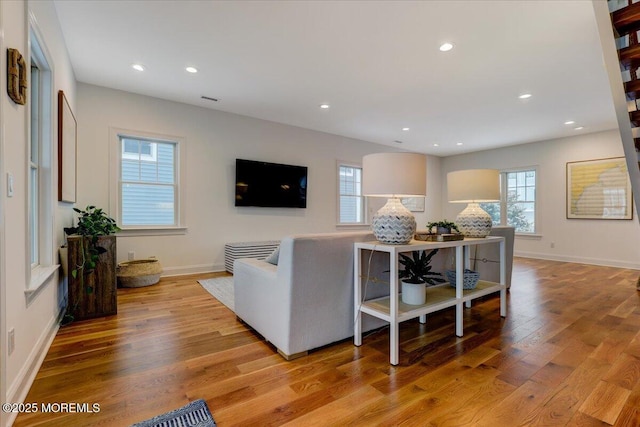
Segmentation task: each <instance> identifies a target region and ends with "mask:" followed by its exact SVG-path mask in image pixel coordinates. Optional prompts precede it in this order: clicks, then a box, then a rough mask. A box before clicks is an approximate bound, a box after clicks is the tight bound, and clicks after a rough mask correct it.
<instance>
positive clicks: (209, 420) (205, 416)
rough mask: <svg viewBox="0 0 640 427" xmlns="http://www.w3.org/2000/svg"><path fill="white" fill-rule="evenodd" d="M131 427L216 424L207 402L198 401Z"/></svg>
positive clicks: (206, 426) (206, 425) (203, 426)
mask: <svg viewBox="0 0 640 427" xmlns="http://www.w3.org/2000/svg"><path fill="white" fill-rule="evenodd" d="M131 427H216V422H215V421H214V420H213V416H211V412H210V411H209V408H208V407H207V402H205V401H204V400H202V399H200V400H194V401H193V402H191V403H189V404H188V405H186V406H183V407H182V408H179V409H176V410H174V411H171V412H167V413H166V414H162V415H158V416H157V417H153V418H151V419H150V420H146V421H142V422H140V423H136V424H133V425H132V426H131Z"/></svg>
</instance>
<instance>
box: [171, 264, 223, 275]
mask: <svg viewBox="0 0 640 427" xmlns="http://www.w3.org/2000/svg"><path fill="white" fill-rule="evenodd" d="M220 271H225V269H224V264H200V265H185V266H181V267H162V277H168V276H185V275H187V274H201V273H217V272H220Z"/></svg>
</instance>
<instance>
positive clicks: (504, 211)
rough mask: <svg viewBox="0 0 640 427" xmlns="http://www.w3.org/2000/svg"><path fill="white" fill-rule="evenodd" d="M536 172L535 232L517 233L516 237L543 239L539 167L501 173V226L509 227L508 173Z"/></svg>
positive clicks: (520, 168)
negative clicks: (540, 216)
mask: <svg viewBox="0 0 640 427" xmlns="http://www.w3.org/2000/svg"><path fill="white" fill-rule="evenodd" d="M531 170H532V171H534V172H535V173H536V198H535V207H536V211H535V214H534V216H533V220H534V221H535V223H534V228H533V232H531V233H526V232H522V231H516V233H515V234H516V236H518V237H534V238H540V237H542V234H541V233H540V221H539V220H538V217H539V215H540V214H539V213H538V212H539V211H540V208H539V200H538V195H539V193H538V166H523V167H517V168H511V169H503V170H501V171H500V186H501V187H500V190H501V193H500V225H508V224H507V173H509V172H524V171H531Z"/></svg>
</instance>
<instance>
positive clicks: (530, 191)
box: [481, 169, 536, 234]
mask: <svg viewBox="0 0 640 427" xmlns="http://www.w3.org/2000/svg"><path fill="white" fill-rule="evenodd" d="M500 188H501V199H502V200H501V201H500V203H481V206H482V208H483V209H484V210H485V211H487V213H488V214H489V215H491V218H492V219H493V224H494V225H511V226H513V227H515V229H516V233H527V234H534V233H535V232H536V170H535V169H526V170H525V169H523V170H513V171H507V172H502V173H501V174H500Z"/></svg>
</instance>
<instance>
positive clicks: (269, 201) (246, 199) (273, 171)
mask: <svg viewBox="0 0 640 427" xmlns="http://www.w3.org/2000/svg"><path fill="white" fill-rule="evenodd" d="M236 206H260V207H268V208H278V207H286V208H306V207H307V167H306V166H293V165H282V164H279V163H267V162H259V161H255V160H244V159H236Z"/></svg>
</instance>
